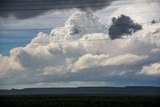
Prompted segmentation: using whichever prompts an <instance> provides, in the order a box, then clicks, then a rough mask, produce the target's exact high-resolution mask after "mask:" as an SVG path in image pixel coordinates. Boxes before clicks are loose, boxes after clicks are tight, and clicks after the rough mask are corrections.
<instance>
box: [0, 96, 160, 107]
mask: <svg viewBox="0 0 160 107" xmlns="http://www.w3.org/2000/svg"><path fill="white" fill-rule="evenodd" d="M159 105H160V96H113V95H111V96H108V95H26V96H3V97H2V96H1V97H0V106H1V107H7V106H9V107H14V106H16V107H32V106H33V107H37V106H41V107H50V106H52V107H84V106H90V107H101V106H103V107H104V106H105V107H159Z"/></svg>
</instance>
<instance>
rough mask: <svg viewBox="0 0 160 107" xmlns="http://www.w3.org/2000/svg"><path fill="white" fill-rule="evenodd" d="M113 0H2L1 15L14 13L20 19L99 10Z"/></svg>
mask: <svg viewBox="0 0 160 107" xmlns="http://www.w3.org/2000/svg"><path fill="white" fill-rule="evenodd" d="M112 1H113V0H27V1H26V0H1V1H0V17H3V18H7V17H9V16H10V15H14V16H15V17H16V18H18V19H27V18H31V17H36V16H38V15H40V14H43V13H45V12H48V11H51V10H53V11H56V10H62V9H71V8H79V9H82V10H86V9H87V10H88V9H90V10H92V11H97V10H100V9H103V8H104V7H106V6H108V5H110V3H111V2H112Z"/></svg>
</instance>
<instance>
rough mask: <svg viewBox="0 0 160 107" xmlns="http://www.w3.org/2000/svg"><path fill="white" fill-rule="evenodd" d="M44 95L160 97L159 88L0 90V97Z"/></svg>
mask: <svg viewBox="0 0 160 107" xmlns="http://www.w3.org/2000/svg"><path fill="white" fill-rule="evenodd" d="M44 94H53V95H58V94H75V95H76V94H89V95H90V94H91V95H92V94H100V95H155V96H160V87H151V86H126V87H77V88H25V89H11V90H4V89H0V95H44Z"/></svg>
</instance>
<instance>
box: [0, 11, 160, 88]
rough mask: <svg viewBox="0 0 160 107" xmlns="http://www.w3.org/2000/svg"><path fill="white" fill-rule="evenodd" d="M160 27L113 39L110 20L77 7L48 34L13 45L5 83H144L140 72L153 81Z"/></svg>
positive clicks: (4, 64)
mask: <svg viewBox="0 0 160 107" xmlns="http://www.w3.org/2000/svg"><path fill="white" fill-rule="evenodd" d="M82 26H83V27H82ZM92 26H101V27H95V28H92ZM91 28H92V29H91ZM159 28H160V23H155V24H154V25H152V24H146V25H143V29H142V30H139V31H137V32H135V33H134V34H131V35H130V36H125V35H124V36H123V37H122V38H121V39H115V40H111V39H110V37H109V35H108V27H106V24H104V23H102V22H101V20H100V19H99V18H98V17H97V16H95V15H94V14H92V13H91V12H88V11H79V10H78V11H76V12H75V13H73V14H72V15H71V17H69V18H68V20H67V21H66V23H65V26H64V27H59V28H55V29H53V30H52V31H51V33H50V34H49V35H48V34H45V33H42V32H41V33H39V34H38V35H37V37H35V38H33V39H32V40H31V42H30V43H29V44H28V45H26V46H25V47H17V48H14V49H12V50H11V51H10V56H8V57H6V56H0V84H1V85H2V86H3V85H6V84H8V85H16V84H37V83H43V82H74V81H79V82H81V83H83V82H93V81H97V82H100V83H101V82H114V83H116V84H118V83H121V84H124V83H125V82H123V81H126V80H128V81H129V82H128V83H134V81H135V84H143V83H145V82H143V83H140V82H139V81H138V79H140V78H141V77H142V78H144V80H147V79H149V80H152V79H150V78H152V76H153V74H154V75H157V76H158V75H159V61H160V51H159V49H160V42H159V37H160V30H159ZM157 38H158V39H157ZM153 63H155V64H153ZM156 63H157V64H156ZM149 64H153V65H150V66H148V65H149ZM153 70H154V71H153ZM137 74H138V75H137ZM146 74H147V75H149V78H147V77H145V76H146ZM158 77H159V76H158ZM158 77H156V78H158ZM137 78H138V79H137ZM120 80H121V81H120ZM149 80H147V81H149ZM155 81H156V80H154V81H151V83H153V84H154V82H155Z"/></svg>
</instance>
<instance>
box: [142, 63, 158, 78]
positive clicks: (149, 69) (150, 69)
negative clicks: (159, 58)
mask: <svg viewBox="0 0 160 107" xmlns="http://www.w3.org/2000/svg"><path fill="white" fill-rule="evenodd" d="M140 74H146V75H154V76H159V75H160V63H154V64H151V65H149V66H144V67H143V69H142V71H141V72H140Z"/></svg>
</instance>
